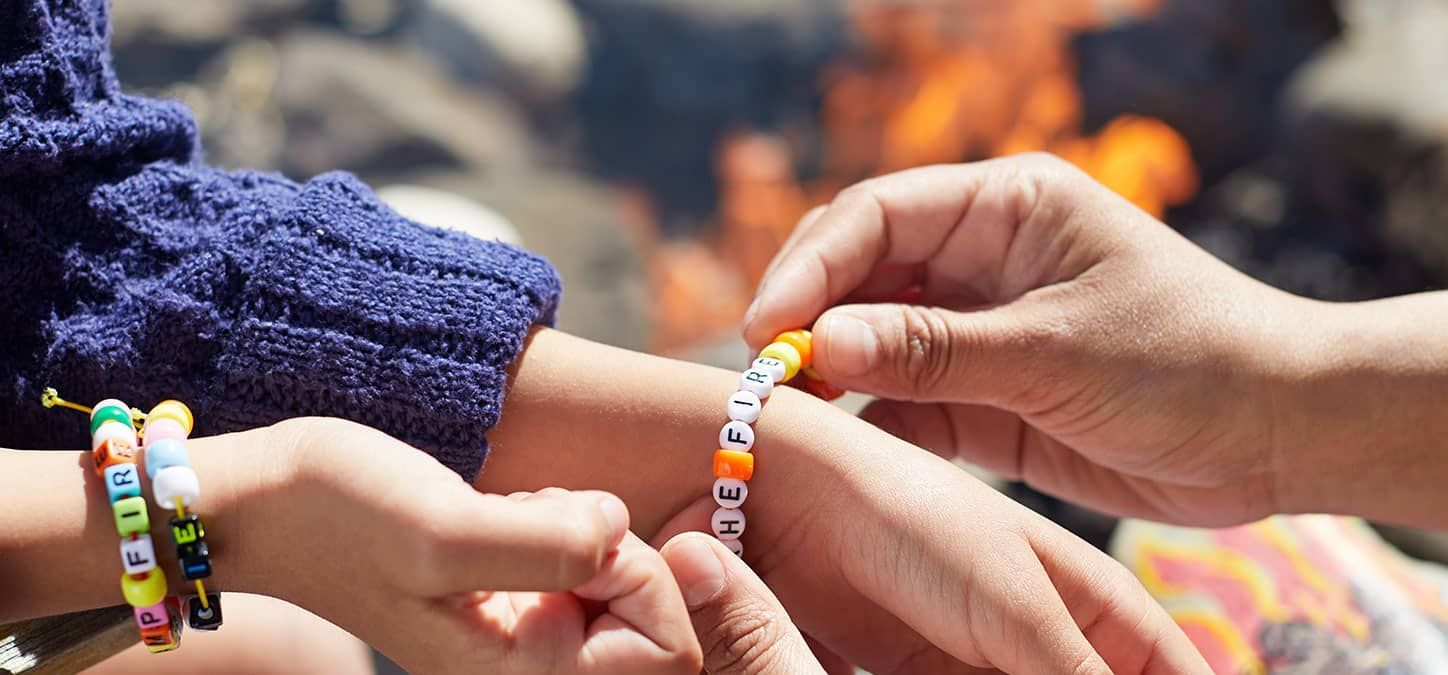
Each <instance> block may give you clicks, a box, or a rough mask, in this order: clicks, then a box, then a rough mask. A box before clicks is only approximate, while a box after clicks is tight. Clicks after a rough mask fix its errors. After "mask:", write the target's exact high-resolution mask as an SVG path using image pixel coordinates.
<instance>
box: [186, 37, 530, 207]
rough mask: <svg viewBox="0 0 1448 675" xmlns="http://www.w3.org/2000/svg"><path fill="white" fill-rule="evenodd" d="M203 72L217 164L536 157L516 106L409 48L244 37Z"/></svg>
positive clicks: (301, 167) (367, 167)
mask: <svg viewBox="0 0 1448 675" xmlns="http://www.w3.org/2000/svg"><path fill="white" fill-rule="evenodd" d="M203 70H204V72H205V76H204V78H203V83H204V84H203V85H202V93H203V95H204V98H205V103H204V105H202V106H199V109H200V110H204V111H205V115H204V116H203V117H202V118H201V124H202V129H203V131H204V133H205V135H206V140H207V142H208V146H209V149H210V152H211V155H212V157H213V158H214V159H215V160H216V161H219V162H221V163H223V164H227V165H233V166H266V167H274V168H278V169H280V170H281V171H283V172H285V173H287V174H289V175H293V176H311V175H315V174H317V173H321V172H324V171H330V170H333V169H338V168H343V169H350V170H353V171H357V172H359V173H361V174H363V176H364V177H366V178H368V179H370V180H377V181H381V180H386V179H387V178H389V177H392V176H396V175H399V174H404V173H406V172H409V171H412V170H417V169H419V168H422V167H429V168H458V167H478V168H498V167H505V166H515V165H525V164H528V163H530V162H531V161H532V158H533V153H534V149H533V146H532V135H531V132H530V131H529V128H528V126H527V124H526V122H525V121H524V119H523V117H522V116H521V114H520V112H519V110H518V108H517V106H516V105H515V104H513V103H512V102H511V101H509V100H508V99H507V98H506V97H504V96H502V95H500V94H497V93H494V92H490V91H488V90H480V91H479V90H470V89H464V88H460V87H458V86H456V85H455V84H454V83H453V82H451V81H450V80H449V79H448V77H447V76H446V75H445V74H444V73H442V72H441V70H440V68H439V67H438V66H437V65H436V64H435V63H433V62H432V61H430V60H428V59H427V58H425V57H423V56H422V55H421V54H420V53H418V52H417V51H416V50H413V49H410V48H408V47H406V46H393V45H369V44H366V43H362V42H359V41H355V40H350V39H346V38H341V37H338V36H336V35H333V34H329V33H323V32H319V31H314V30H299V31H291V32H287V33H285V34H283V35H281V36H279V37H278V38H277V39H276V41H275V42H267V41H259V40H252V41H242V42H239V43H237V44H236V45H234V46H232V47H231V48H229V49H228V50H227V51H226V52H225V53H223V54H222V55H221V56H220V57H219V58H218V59H217V60H215V61H214V62H212V63H211V64H208V66H206V67H205V68H204V69H203Z"/></svg>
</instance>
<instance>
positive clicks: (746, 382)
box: [739, 368, 774, 399]
mask: <svg viewBox="0 0 1448 675" xmlns="http://www.w3.org/2000/svg"><path fill="white" fill-rule="evenodd" d="M739 388H740V389H742V390H744V391H747V392H749V393H751V394H754V395H755V396H758V397H759V398H760V399H766V398H769V394H770V392H772V391H774V378H773V377H771V376H770V374H769V373H767V372H765V371H763V370H760V369H758V368H750V369H749V370H746V371H744V374H743V375H740V376H739Z"/></svg>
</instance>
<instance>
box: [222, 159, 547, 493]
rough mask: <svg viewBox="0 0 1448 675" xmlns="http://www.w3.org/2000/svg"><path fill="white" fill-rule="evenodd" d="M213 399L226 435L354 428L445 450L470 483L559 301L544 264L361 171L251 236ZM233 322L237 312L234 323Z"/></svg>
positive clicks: (323, 186)
mask: <svg viewBox="0 0 1448 675" xmlns="http://www.w3.org/2000/svg"><path fill="white" fill-rule="evenodd" d="M245 248H246V249H247V250H248V251H249V255H248V258H249V259H247V260H245V261H244V262H243V264H244V265H245V266H246V269H244V270H242V271H241V274H240V275H238V277H239V278H240V279H241V280H242V281H241V287H240V288H236V289H235V291H234V293H233V294H232V297H233V298H234V300H233V301H231V302H230V303H229V302H228V301H227V300H225V299H220V298H218V300H220V304H221V305H223V306H227V305H230V306H229V307H228V308H227V310H223V311H224V313H226V314H232V315H233V316H234V317H235V318H234V320H233V322H232V325H231V327H230V330H228V331H227V333H228V336H227V340H226V343H225V345H224V346H223V347H222V352H221V353H220V354H219V356H218V359H217V361H216V366H217V370H216V373H217V375H216V376H217V378H218V380H219V381H217V382H215V383H214V387H212V389H211V393H212V394H214V395H215V396H216V397H217V398H219V399H221V400H225V401H228V402H229V403H228V404H226V405H219V406H216V407H215V409H214V411H213V413H212V414H213V415H215V416H216V419H215V421H216V422H217V423H218V425H219V426H220V427H224V428H239V427H244V426H247V425H249V424H255V423H257V422H258V421H267V420H268V419H283V418H287V417H295V416H303V415H331V416H339V417H345V418H350V419H353V420H355V421H358V422H361V423H364V424H367V425H369V426H372V427H376V428H378V429H382V430H384V431H386V432H388V433H390V434H392V435H393V436H395V437H397V438H399V439H401V440H403V441H405V442H407V443H409V444H412V445H414V446H416V447H419V448H422V449H424V450H426V451H428V452H429V453H432V454H433V455H434V456H436V457H437V458H438V459H439V460H440V461H442V462H443V463H444V464H446V465H447V466H448V467H450V468H452V469H453V470H454V471H456V472H457V473H458V474H460V475H461V476H462V477H463V478H465V479H468V480H471V479H472V478H473V477H474V476H475V475H476V474H477V472H478V470H479V469H480V468H481V467H482V464H483V461H484V459H485V457H486V454H487V439H486V438H485V435H484V434H485V433H486V431H487V430H488V429H490V428H491V427H492V426H493V425H494V424H496V423H497V421H498V418H499V415H500V412H501V408H502V401H503V396H504V393H505V389H506V384H507V382H506V380H507V370H508V367H509V366H510V364H511V363H512V362H513V360H514V359H515V358H516V357H517V355H518V353H519V352H520V351H521V349H522V345H523V340H524V339H525V337H526V335H527V333H528V330H529V328H530V327H531V326H532V325H533V324H535V323H544V324H551V323H552V322H553V320H554V315H555V311H556V308H557V302H558V297H559V293H560V284H559V280H558V277H557V275H556V273H555V272H554V270H553V269H552V267H551V266H550V265H549V264H548V263H547V262H545V261H544V260H543V259H541V258H539V257H537V256H535V255H532V254H530V253H527V252H524V251H521V250H518V249H516V248H513V247H510V246H507V245H504V244H501V243H497V242H485V241H481V240H477V239H474V238H472V237H469V236H466V235H463V234H458V233H454V232H445V231H441V230H436V229H431V228H426V227H423V226H420V225H417V224H415V223H412V222H410V221H407V220H405V219H403V218H401V217H400V216H398V215H396V214H395V213H393V212H392V211H390V210H388V209H387V208H386V207H384V206H382V205H381V204H380V203H379V202H378V201H377V200H376V197H374V196H373V195H372V193H371V191H370V190H368V188H367V187H366V186H364V185H362V184H361V183H360V182H359V181H357V180H356V179H355V178H353V177H351V176H349V175H347V174H328V175H324V176H320V177H318V178H316V179H314V180H313V181H311V182H309V183H308V184H307V185H306V186H305V187H303V188H302V190H301V191H300V192H299V193H298V194H297V195H296V199H295V201H294V203H293V206H292V208H291V209H290V210H289V212H287V213H286V214H284V215H283V216H282V218H281V222H280V223H279V226H277V227H274V228H271V229H269V230H267V231H266V233H265V234H263V235H262V240H261V241H259V242H250V243H249V244H248V245H247V246H245ZM233 313H234V314H233Z"/></svg>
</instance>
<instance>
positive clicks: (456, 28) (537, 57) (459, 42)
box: [410, 0, 587, 103]
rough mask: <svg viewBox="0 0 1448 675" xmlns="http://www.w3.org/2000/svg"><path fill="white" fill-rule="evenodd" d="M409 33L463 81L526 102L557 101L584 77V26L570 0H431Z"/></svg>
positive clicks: (413, 23) (424, 4)
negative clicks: (481, 84) (491, 87)
mask: <svg viewBox="0 0 1448 675" xmlns="http://www.w3.org/2000/svg"><path fill="white" fill-rule="evenodd" d="M410 30H411V31H412V33H413V34H414V35H415V38H416V41H417V43H418V44H419V45H421V46H422V47H423V48H424V49H426V50H428V51H429V52H431V53H433V54H435V55H437V57H438V58H439V59H440V60H441V61H442V62H444V63H447V64H449V65H450V66H451V67H452V68H453V70H454V71H455V72H456V73H457V74H458V75H460V76H461V77H463V78H465V79H468V80H472V81H480V82H488V83H492V84H494V85H497V86H499V87H501V88H503V89H504V90H506V91H508V92H511V93H513V94H515V95H517V96H519V97H521V98H523V99H524V100H527V101H534V102H544V103H552V102H556V101H558V100H559V99H560V98H561V97H563V96H565V95H567V94H569V93H571V92H572V91H573V89H574V87H576V86H577V85H578V83H579V81H580V79H581V78H582V76H583V70H584V65H585V59H586V56H587V54H586V47H585V45H584V36H583V25H582V23H581V21H580V19H579V17H578V15H577V13H576V12H574V10H573V7H572V6H571V5H569V4H568V3H567V2H566V1H565V0H527V2H477V1H476V0H427V2H425V3H423V7H422V11H421V12H419V14H418V16H417V18H416V19H415V20H414V21H413V22H412V26H411V28H410Z"/></svg>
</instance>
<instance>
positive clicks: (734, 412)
mask: <svg viewBox="0 0 1448 675" xmlns="http://www.w3.org/2000/svg"><path fill="white" fill-rule="evenodd" d="M810 344H811V335H810V332H809V331H807V330H792V331H788V332H785V333H780V334H779V335H778V336H776V337H775V338H774V342H771V343H770V344H769V346H767V347H765V348H764V349H761V350H760V351H759V356H758V358H755V359H754V362H753V363H752V364H750V368H749V369H748V370H746V371H744V373H743V374H742V375H740V376H739V391H737V392H734V395H732V396H730V397H729V402H728V403H727V404H726V406H725V409H726V412H727V414H728V416H729V421H728V422H725V423H724V427H723V428H722V429H720V430H719V449H718V450H716V451H714V489H713V496H714V503H716V504H718V505H719V508H718V509H715V510H714V515H713V517H712V518H711V519H710V525H711V527H712V528H713V530H714V536H716V537H718V538H719V541H720V542H722V543H723V544H724V546H725V547H726V548H728V549H729V550H730V551H733V552H734V554H735V555H739V556H743V555H744V544H743V543H741V542H740V541H739V537H740V536H741V535H743V534H744V512H743V511H741V510H740V507H741V506H743V505H744V500H745V499H746V498H748V497H749V479H750V478H752V477H753V476H754V455H753V454H752V453H751V451H752V450H753V449H754V428H753V427H752V426H750V425H752V424H754V422H755V421H756V420H758V419H759V414H760V412H761V411H762V409H763V407H764V401H765V399H768V398H769V395H770V394H772V393H773V392H774V386H775V385H776V384H784V383H787V382H789V381H790V380H792V379H794V377H795V375H797V374H800V373H801V372H803V373H804V374H805V378H804V382H803V383H802V384H801V386H800V388H802V389H804V390H805V391H808V392H810V393H812V394H814V395H816V396H819V397H820V398H824V399H826V400H831V399H834V398H838V397H839V396H840V395H841V394H843V393H844V392H843V391H842V390H840V389H838V388H835V387H833V386H831V385H830V384H829V383H827V382H825V381H824V380H823V379H822V378H820V377H819V375H818V374H817V373H815V372H814V371H812V370H810V369H809V367H810V363H811V357H812V355H813V350H812V349H811V346H810Z"/></svg>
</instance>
